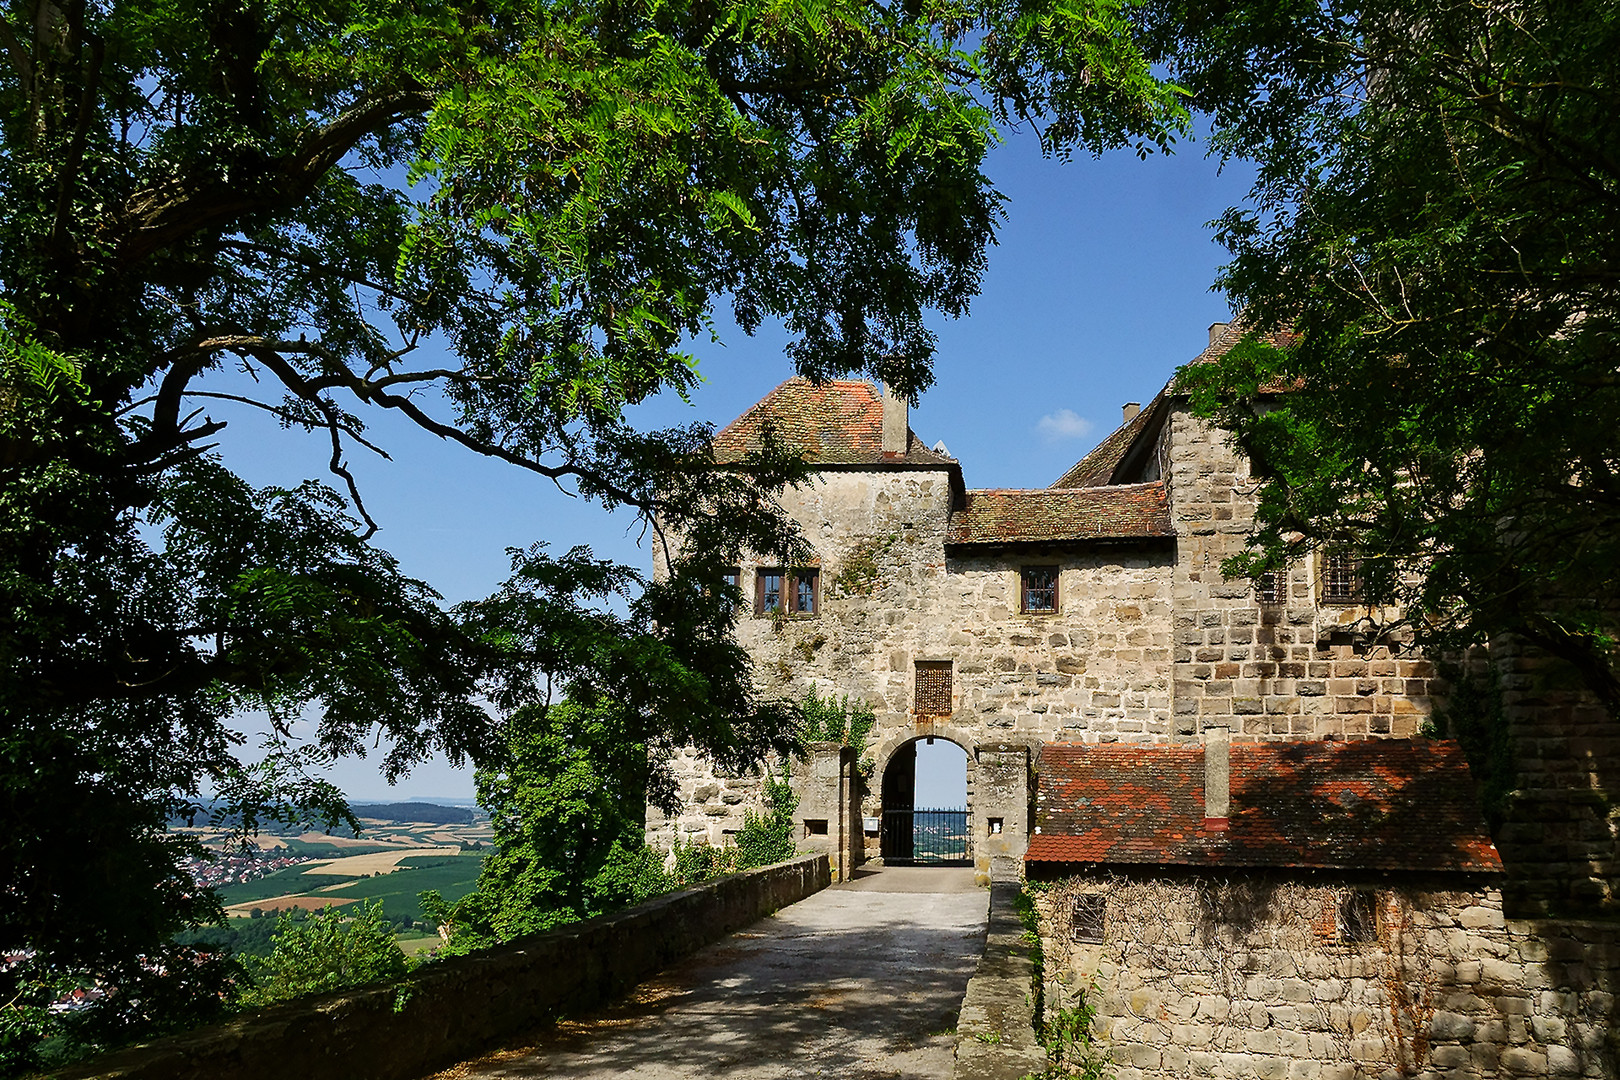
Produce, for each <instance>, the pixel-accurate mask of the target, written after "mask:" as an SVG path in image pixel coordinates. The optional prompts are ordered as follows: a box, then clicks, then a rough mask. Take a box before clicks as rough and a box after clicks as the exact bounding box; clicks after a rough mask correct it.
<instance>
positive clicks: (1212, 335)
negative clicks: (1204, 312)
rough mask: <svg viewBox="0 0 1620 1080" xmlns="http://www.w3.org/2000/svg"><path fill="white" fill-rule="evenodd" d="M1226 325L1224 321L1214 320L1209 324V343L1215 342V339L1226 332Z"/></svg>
mask: <svg viewBox="0 0 1620 1080" xmlns="http://www.w3.org/2000/svg"><path fill="white" fill-rule="evenodd" d="M1226 326H1227V324H1226V323H1223V322H1212V323H1210V324H1209V343H1210V344H1211V345H1213V344H1215V340H1216V339H1217V338H1219V337H1220V336H1221V335H1222V334H1224V333H1226Z"/></svg>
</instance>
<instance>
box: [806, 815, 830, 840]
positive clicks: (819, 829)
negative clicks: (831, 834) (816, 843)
mask: <svg viewBox="0 0 1620 1080" xmlns="http://www.w3.org/2000/svg"><path fill="white" fill-rule="evenodd" d="M804 835H806V836H826V835H827V819H826V818H805V819H804Z"/></svg>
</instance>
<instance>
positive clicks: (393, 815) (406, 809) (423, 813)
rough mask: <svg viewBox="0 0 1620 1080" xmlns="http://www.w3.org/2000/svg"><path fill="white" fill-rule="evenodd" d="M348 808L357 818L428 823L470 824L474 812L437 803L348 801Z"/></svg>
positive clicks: (464, 807) (461, 807) (473, 818)
mask: <svg viewBox="0 0 1620 1080" xmlns="http://www.w3.org/2000/svg"><path fill="white" fill-rule="evenodd" d="M349 809H350V810H352V811H353V812H354V816H355V817H358V818H371V819H373V820H375V821H421V822H426V823H427V824H430V825H470V824H472V823H473V821H474V820H475V819H476V816H477V815H476V812H475V811H474V810H473V809H472V808H470V807H466V806H441V805H439V804H438V803H426V802H394V803H350V804H349Z"/></svg>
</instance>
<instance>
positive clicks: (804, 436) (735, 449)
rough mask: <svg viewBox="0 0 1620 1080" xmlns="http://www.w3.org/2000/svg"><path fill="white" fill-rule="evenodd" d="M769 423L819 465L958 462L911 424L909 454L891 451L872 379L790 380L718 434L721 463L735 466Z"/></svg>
mask: <svg viewBox="0 0 1620 1080" xmlns="http://www.w3.org/2000/svg"><path fill="white" fill-rule="evenodd" d="M767 424H769V425H772V426H773V427H774V428H775V431H776V434H777V436H778V437H779V438H781V439H783V440H784V441H785V442H787V443H788V444H789V445H790V446H796V447H799V448H800V449H801V450H802V451H803V453H804V455H805V459H806V460H808V461H810V462H811V463H812V464H815V465H874V466H875V465H894V464H905V465H938V466H940V467H941V468H946V467H951V466H954V465H955V464H956V461H955V459H954V458H951V457H949V456H947V455H945V454H940V453H937V452H935V451H933V450H930V449H929V448H928V447H927V446H926V445H924V443H923V442H922V440H921V439H919V438H918V437H917V434H916V433H915V432H913V431H911V430H910V429H909V428H908V429H907V430H906V452H905V453H904V454H885V453H884V452H883V395H882V394H881V393H879V392H878V389H877V388H876V387H875V386H873V385H872V384H871V383H868V382H860V381H858V380H853V379H830V380H828V381H826V382H823V383H812V382H811V381H810V380H808V379H804V378H792V379H789V380H787V381H786V382H784V383H782V384H781V385H780V386H778V387H777V388H776V389H774V390H772V391H771V392H770V393H769V394H766V395H765V397H764V398H763V399H761V400H760V402H759V404H757V405H755V406H754V407H753V408H751V409H749V410H748V411H747V412H745V413H743V414H742V415H741V416H739V417H738V418H737V419H735V420H733V421H732V422H731V423H730V424H727V425H726V427H725V429H724V430H722V431H721V432H720V433H719V434H718V435H716V436H715V437H714V456H715V461H716V462H718V463H720V464H722V465H725V464H730V463H732V462H735V461H738V460H740V459H741V458H742V457H743V456H744V455H745V454H747V453H748V452H750V451H751V450H754V449H756V448H757V447H758V446H759V441H760V436H761V433H762V431H763V430H764V428H765V426H766V425H767Z"/></svg>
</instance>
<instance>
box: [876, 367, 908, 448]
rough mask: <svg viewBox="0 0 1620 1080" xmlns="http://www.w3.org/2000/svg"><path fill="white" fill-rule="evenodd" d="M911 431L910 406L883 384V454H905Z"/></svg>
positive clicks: (886, 384)
mask: <svg viewBox="0 0 1620 1080" xmlns="http://www.w3.org/2000/svg"><path fill="white" fill-rule="evenodd" d="M910 430H911V416H910V406H909V405H908V403H907V402H906V399H905V398H903V397H901V396H900V395H899V394H896V393H895V392H894V391H893V390H891V389H889V384H888V383H884V384H883V452H884V453H885V454H904V453H905V452H906V449H907V447H906V442H907V438H906V436H907V434H908V433H909V432H910Z"/></svg>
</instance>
